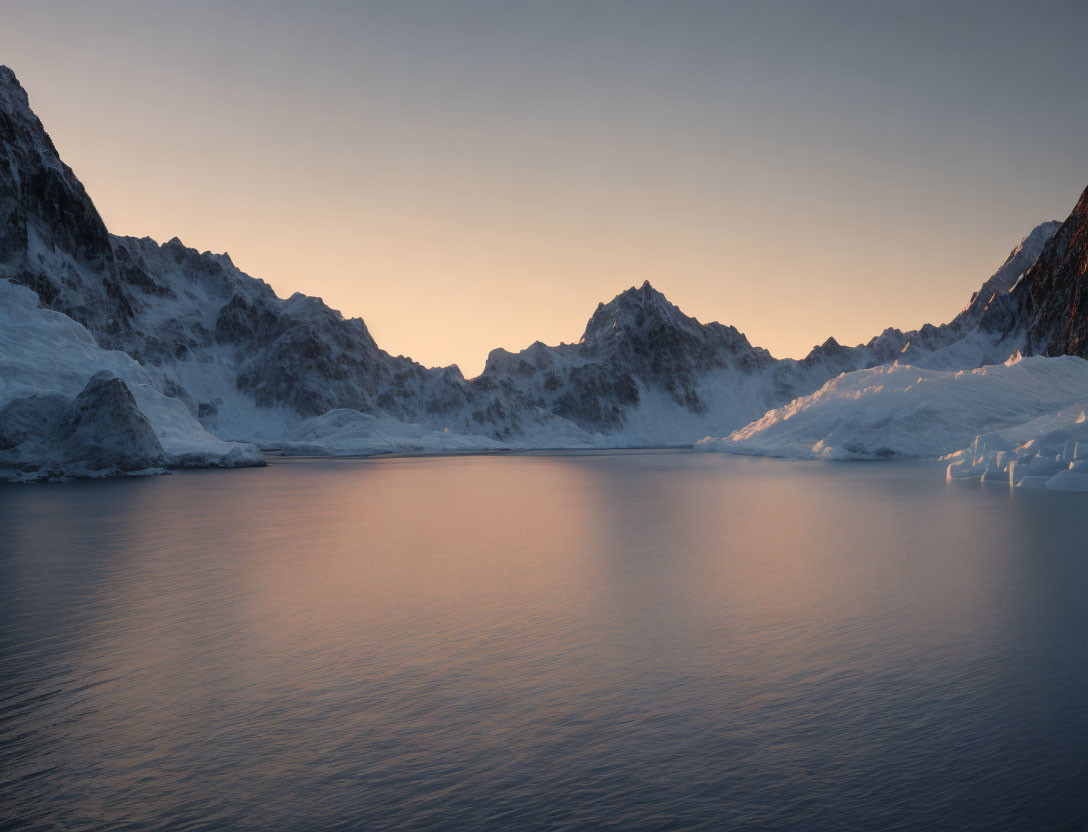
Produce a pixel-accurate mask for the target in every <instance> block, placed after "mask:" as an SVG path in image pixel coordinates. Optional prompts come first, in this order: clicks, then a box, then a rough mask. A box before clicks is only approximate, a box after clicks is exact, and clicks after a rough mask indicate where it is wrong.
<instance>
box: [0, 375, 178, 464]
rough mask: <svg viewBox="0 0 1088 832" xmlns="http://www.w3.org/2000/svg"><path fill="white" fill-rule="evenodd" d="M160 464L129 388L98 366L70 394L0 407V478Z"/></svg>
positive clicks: (161, 460)
mask: <svg viewBox="0 0 1088 832" xmlns="http://www.w3.org/2000/svg"><path fill="white" fill-rule="evenodd" d="M163 465H165V457H164V454H163V449H162V444H161V443H160V442H159V439H158V437H157V436H156V435H155V432H154V430H153V429H152V427H151V424H150V423H149V422H148V421H147V417H145V416H144V415H143V413H141V412H140V409H139V407H137V405H136V400H135V399H134V398H133V397H132V392H131V391H130V390H129V389H128V385H126V384H125V382H124V381H122V380H121V379H119V378H114V377H112V376H111V375H110V374H109V373H108V372H105V371H104V372H101V373H98V374H97V375H95V376H93V377H92V378H91V380H90V381H88V382H87V386H86V387H84V388H83V390H82V391H81V392H80V393H79V395H77V396H76V397H75V398H74V399H70V400H69V399H65V398H64V397H63V396H58V395H45V396H29V397H26V398H21V399H15V400H14V401H11V402H9V403H8V404H7V405H5V406H4V407H3V408H2V409H0V479H17V480H40V479H54V478H59V477H104V476H116V475H118V474H126V473H134V472H148V471H149V470H152V469H156V468H160V467H161V466H163Z"/></svg>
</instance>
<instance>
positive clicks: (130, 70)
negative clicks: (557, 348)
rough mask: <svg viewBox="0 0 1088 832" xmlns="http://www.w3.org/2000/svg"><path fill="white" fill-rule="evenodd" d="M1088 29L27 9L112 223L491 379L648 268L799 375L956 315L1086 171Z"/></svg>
mask: <svg viewBox="0 0 1088 832" xmlns="http://www.w3.org/2000/svg"><path fill="white" fill-rule="evenodd" d="M220 6H223V8H221V7H220ZM1086 35H1088V4H1084V3H1061V4H1058V3H1039V2H1031V3H1029V2H1022V3H999V2H985V3H967V2H935V3H928V2H908V0H903V1H902V2H898V3H883V2H873V1H872V0H869V2H856V3H846V2H831V0H824V1H823V2H788V3H787V2H763V3H731V2H718V3H711V2H675V1H673V2H659V3H642V2H634V1H633V0H632V2H569V3H568V2H553V1H552V0H539V2H535V3H519V2H512V1H511V0H496V2H467V0H466V2H433V3H415V2H396V3H394V2H389V3H374V4H361V3H340V2H311V3H305V4H304V3H282V2H259V3H258V2H230V3H223V4H220V3H218V2H196V1H195V0H186V2H185V3H158V2H120V1H118V2H64V3H60V2H52V0H26V1H25V2H24V1H23V0H15V1H14V2H12V1H11V0H7V2H0V63H4V64H7V65H8V66H10V67H11V68H12V69H14V70H15V73H16V74H17V75H18V76H19V78H20V80H21V81H22V83H23V85H24V86H25V87H26V88H27V90H28V92H29V94H30V99H31V105H32V106H33V107H34V108H35V110H36V112H37V113H38V115H39V116H40V117H41V118H42V120H43V122H44V123H45V126H46V129H47V130H48V131H49V132H50V134H51V135H52V137H53V140H54V142H55V143H56V145H57V147H58V149H59V150H60V153H61V155H62V156H63V157H64V159H65V160H66V161H67V162H68V163H69V164H70V165H71V166H72V167H73V168H74V169H75V171H76V173H77V174H78V175H79V176H80V178H81V179H82V180H83V182H84V184H85V185H86V186H87V189H88V191H89V192H90V194H91V196H92V198H93V199H94V201H95V204H96V205H97V206H98V208H99V210H100V211H101V213H102V215H103V217H104V219H105V220H106V223H107V225H108V226H109V228H110V230H111V231H113V232H115V233H119V234H131V235H136V236H144V235H149V236H151V237H154V238H155V239H157V240H159V241H160V242H162V241H165V240H168V239H169V238H171V237H173V236H175V235H176V236H178V237H180V238H181V239H182V240H183V241H184V242H185V243H186V244H188V245H191V246H194V247H196V248H199V249H201V250H205V249H211V250H212V251H229V252H230V254H231V256H232V257H233V258H234V261H235V263H236V264H238V266H239V267H240V268H242V269H244V270H245V271H247V272H249V273H250V274H252V275H254V276H257V277H262V278H264V279H265V280H267V281H268V282H269V283H271V285H272V286H273V287H274V288H275V290H276V291H277V292H278V293H279V294H280V295H281V296H288V295H290V294H291V293H292V292H294V291H302V292H305V293H307V294H313V295H319V296H321V297H323V298H324V299H325V300H326V302H328V303H329V304H330V305H331V306H333V307H336V308H338V309H340V310H341V311H343V312H344V314H345V315H352V316H362V317H363V318H364V319H365V320H366V323H367V325H368V326H369V328H370V330H371V332H372V333H373V334H374V336H375V338H376V339H377V340H378V343H379V344H380V345H382V346H383V347H384V348H385V349H387V350H389V351H390V352H392V353H394V354H406V355H411V356H412V357H413V358H415V359H417V360H418V361H421V362H423V363H424V364H427V365H443V364H449V363H457V364H459V365H461V368H462V369H463V370H464V372H465V373H466V375H473V374H475V373H477V372H479V370H480V369H481V368H482V366H483V361H484V359H485V357H486V355H487V352H488V350H489V349H491V348H492V347H496V346H502V347H506V348H508V349H520V348H523V347H525V346H527V345H528V344H530V343H531V342H532V341H534V340H542V341H545V342H547V343H557V342H559V341H574V340H577V339H578V337H579V336H580V335H581V332H582V330H583V328H584V326H585V322H586V320H587V319H588V317H589V315H590V314H591V313H592V311H593V309H594V308H595V307H596V305H597V303H598V302H599V301H602V300H608V299H609V298H611V297H612V296H614V295H615V294H616V293H617V292H619V291H622V290H623V289H624V288H626V287H628V286H631V285H637V284H640V283H641V282H642V281H643V280H647V279H648V280H650V281H651V282H652V283H653V284H654V286H656V287H657V288H658V289H660V290H661V291H663V292H664V293H665V294H666V295H667V296H668V297H669V298H670V299H671V300H672V301H673V302H674V303H676V304H678V305H679V306H680V307H681V308H682V309H683V310H684V311H685V312H687V313H688V314H691V315H695V316H696V317H698V318H699V319H700V320H702V321H710V320H719V321H721V322H723V323H730V324H734V325H735V326H737V327H738V328H739V329H741V330H742V331H743V332H745V333H746V334H747V335H748V336H749V338H750V339H751V340H752V342H753V343H755V344H759V345H761V346H764V347H767V348H768V349H770V350H771V351H772V352H773V353H774V354H775V355H778V356H801V355H803V354H804V353H806V352H807V351H808V349H809V348H811V347H812V346H813V345H814V344H817V343H819V342H822V341H823V340H824V339H825V338H827V336H829V335H834V336H835V338H837V339H838V340H839V341H841V342H844V343H851V344H853V343H857V342H860V341H864V340H868V338H869V337H871V336H872V335H874V334H876V333H878V332H879V331H880V330H881V329H883V328H884V327H885V326H898V327H901V328H904V329H906V328H911V327H916V326H918V325H920V324H922V323H923V322H925V321H932V322H940V321H945V320H948V319H949V318H951V317H952V316H953V315H954V314H955V313H956V312H957V311H958V310H959V309H960V308H961V307H962V306H963V305H964V304H965V303H966V302H967V300H968V298H969V297H970V294H971V292H972V291H974V290H975V289H976V288H977V287H978V285H979V284H980V283H981V282H982V280H983V279H985V278H986V277H987V276H988V275H989V274H990V273H991V272H993V271H994V269H996V267H997V266H998V265H1000V263H1001V261H1002V260H1003V259H1004V257H1005V256H1006V254H1007V253H1008V251H1009V249H1010V248H1011V247H1012V246H1013V245H1015V243H1016V242H1017V241H1018V240H1019V239H1020V238H1021V237H1023V236H1024V235H1025V234H1027V233H1028V231H1030V230H1031V228H1032V227H1033V226H1034V225H1036V224H1037V223H1039V222H1041V221H1043V220H1048V219H1063V218H1064V217H1065V216H1066V214H1067V213H1068V211H1069V209H1070V208H1071V207H1072V206H1073V204H1074V202H1075V201H1076V198H1077V196H1078V195H1079V193H1080V191H1081V190H1082V189H1083V188H1084V186H1085V185H1086V184H1088V165H1086V164H1085V138H1084V137H1085V136H1086V135H1088V86H1086V85H1085V84H1084V80H1083V78H1084V60H1083V55H1084V49H1085V42H1086V41H1085V37H1086Z"/></svg>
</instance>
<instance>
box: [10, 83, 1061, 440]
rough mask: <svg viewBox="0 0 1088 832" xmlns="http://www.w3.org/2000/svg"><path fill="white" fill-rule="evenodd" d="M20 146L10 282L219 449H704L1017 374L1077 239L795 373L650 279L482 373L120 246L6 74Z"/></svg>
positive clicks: (1048, 229) (334, 315) (1043, 232)
mask: <svg viewBox="0 0 1088 832" xmlns="http://www.w3.org/2000/svg"><path fill="white" fill-rule="evenodd" d="M0 150H2V153H0V219H3V224H2V231H0V278H8V279H10V280H13V281H15V282H17V283H20V284H22V285H24V286H27V287H29V288H30V289H32V290H33V291H35V292H37V294H38V298H39V299H40V302H41V304H42V305H43V306H45V307H47V308H49V309H52V310H56V311H57V312H61V313H63V314H64V315H67V316H69V317H71V318H72V319H73V320H75V321H77V322H78V323H80V324H82V325H83V326H85V327H86V328H87V330H89V331H90V332H91V333H92V334H93V336H94V338H95V339H96V340H97V342H98V344H99V346H101V347H103V348H106V349H118V350H123V351H124V352H125V353H127V354H128V355H129V356H131V357H132V358H134V359H136V360H137V361H138V362H139V363H140V364H141V365H142V367H143V370H144V371H145V372H146V374H147V377H148V378H149V379H150V383H151V384H152V385H153V386H154V387H155V389H156V390H157V391H158V392H159V393H161V394H163V395H165V396H167V397H170V398H172V399H174V400H176V401H178V402H182V403H184V405H185V407H186V408H187V409H188V410H189V412H190V413H191V414H192V416H193V417H194V418H195V419H198V420H199V421H200V424H201V425H203V427H204V428H206V429H207V430H209V431H211V432H212V433H214V434H215V435H216V436H219V437H221V438H225V439H240V440H247V441H256V442H258V443H260V444H262V445H264V446H266V447H280V448H283V449H286V450H289V451H290V450H295V451H303V450H304V451H305V452H307V453H312V452H320V451H321V449H322V448H336V449H337V451H336V452H351V449H352V448H355V449H357V450H358V451H367V452H370V451H374V450H382V449H387V448H393V447H396V448H398V449H399V450H401V451H403V450H412V449H413V448H415V447H417V446H416V445H413V444H412V443H413V442H415V441H418V443H420V444H419V445H418V449H419V450H435V449H441V448H443V447H450V448H454V447H455V448H457V449H472V448H491V447H496V443H499V446H504V447H571V446H601V445H615V446H632V445H658V444H689V443H691V442H692V441H694V440H695V439H698V438H701V437H702V436H705V435H708V434H718V435H721V434H722V433H725V432H728V431H730V430H732V429H734V428H736V427H739V426H741V425H743V424H746V423H747V422H749V421H751V420H753V419H756V418H758V417H759V416H760V415H762V414H763V413H764V412H766V411H767V410H769V409H771V408H774V407H777V406H780V405H782V404H784V403H787V402H789V401H791V400H793V399H794V398H796V397H797V396H799V395H803V394H807V393H811V392H812V391H814V390H816V389H817V388H818V387H820V385H822V384H823V383H824V382H825V381H827V380H828V379H830V378H832V377H834V376H836V375H838V374H839V373H841V372H845V371H850V370H855V369H859V368H865V367H872V366H876V365H879V364H883V363H886V362H889V361H893V360H896V359H897V358H898V359H900V360H902V361H908V360H909V361H911V362H913V363H918V364H921V365H926V364H927V363H928V364H929V365H931V366H934V367H938V368H939V367H943V366H947V365H955V366H978V365H979V364H982V363H988V362H990V361H994V360H997V361H1001V360H1004V358H1005V357H1007V356H1008V354H1009V353H1010V352H1011V351H1012V350H1013V349H1015V348H1016V347H1017V346H1018V344H1017V343H1014V342H1015V341H1016V338H1017V337H1020V334H1021V330H1022V328H1021V329H1017V322H1018V321H1019V320H1020V319H1019V318H1018V317H1017V309H1018V308H1019V307H1017V306H1016V304H1014V303H1012V301H1011V300H1010V297H1011V296H1010V293H1009V288H1010V287H1011V286H1013V285H1014V284H1015V282H1016V280H1017V279H1018V278H1019V276H1020V274H1022V273H1023V272H1024V271H1025V270H1026V269H1028V267H1029V266H1030V265H1031V263H1032V262H1034V260H1035V257H1036V256H1037V255H1038V252H1039V250H1040V249H1041V248H1042V246H1043V244H1044V243H1045V242H1046V240H1047V239H1048V238H1049V237H1050V235H1051V234H1053V232H1054V229H1055V228H1056V226H1057V224H1043V225H1041V226H1039V227H1038V228H1036V229H1035V230H1034V231H1033V232H1032V234H1031V235H1029V236H1028V237H1027V238H1026V239H1025V240H1024V241H1023V242H1022V243H1021V245H1020V246H1018V247H1017V248H1016V249H1014V251H1013V252H1012V254H1010V256H1009V258H1008V259H1007V260H1006V263H1005V264H1004V265H1003V266H1002V268H1001V269H999V270H998V272H997V273H995V275H994V276H993V277H991V278H990V280H989V281H987V283H986V284H984V286H983V289H982V290H981V291H980V292H979V293H976V296H975V297H973V298H972V301H971V303H969V304H968V306H967V307H966V308H965V309H964V310H963V312H961V313H960V315H959V316H957V318H956V319H954V320H953V321H952V322H951V323H949V324H945V325H941V326H930V325H927V326H925V327H923V328H922V329H921V330H918V331H916V332H909V333H903V332H900V331H899V330H895V329H888V330H885V331H884V332H883V333H881V335H879V336H877V337H875V338H874V339H872V340H871V341H870V342H868V343H867V344H864V345H859V346H857V347H843V346H841V345H839V344H838V343H837V342H836V341H835V340H834V339H828V340H827V341H826V342H825V343H824V344H822V345H821V346H819V347H816V348H815V349H813V351H812V352H811V353H810V354H809V355H808V356H807V357H806V358H804V359H803V360H800V361H794V360H790V359H781V360H780V359H775V358H773V357H772V356H771V355H770V353H768V352H767V351H766V350H764V349H762V348H759V347H756V346H753V345H752V344H750V343H749V342H748V339H747V338H745V336H744V335H743V334H742V333H740V332H738V331H737V330H736V329H735V328H734V327H731V326H724V325H721V324H718V323H710V324H702V323H700V322H699V321H697V320H696V319H695V318H692V317H690V316H687V315H684V314H683V313H682V312H681V311H680V310H679V309H678V308H677V307H676V306H674V305H673V304H671V303H670V302H669V301H668V300H667V299H666V298H665V297H664V295H662V294H661V293H660V292H658V291H656V290H655V289H654V288H653V287H652V286H650V284H649V283H645V284H643V286H641V287H640V288H637V289H636V288H631V289H629V290H627V291H625V292H622V293H620V294H619V295H617V296H616V297H615V298H614V299H613V300H611V301H609V302H608V303H602V304H600V305H599V306H598V308H597V310H596V311H595V312H594V313H593V315H592V316H591V318H590V320H589V322H588V324H587V326H586V330H585V333H584V334H583V336H582V338H581V340H580V341H579V342H578V343H576V344H560V345H558V346H547V345H544V344H542V343H539V342H538V343H535V344H533V345H532V346H530V347H529V348H527V349H526V350H523V351H521V352H519V353H510V352H507V351H505V350H494V351H493V352H492V353H491V355H490V356H489V357H488V360H487V364H486V366H485V369H484V371H483V373H482V374H481V375H480V376H479V377H477V378H475V379H469V380H466V379H464V378H463V377H462V375H461V373H460V371H459V370H458V369H457V368H456V367H447V368H436V369H429V368H425V367H423V366H421V365H420V364H418V363H416V362H414V361H412V360H411V359H408V358H404V357H401V356H391V355H389V354H388V353H387V352H385V351H384V350H382V349H381V348H380V347H379V346H378V345H377V344H376V343H375V342H374V339H373V338H372V337H371V335H370V333H369V331H368V330H367V327H366V325H365V323H364V322H363V321H362V320H361V319H358V318H354V319H345V318H344V317H343V316H342V315H340V313H339V312H337V311H335V310H333V309H330V308H329V307H328V306H326V305H325V304H324V303H323V302H322V301H321V300H320V299H318V298H312V297H307V296H305V295H301V294H295V295H293V296H291V297H290V298H287V299H281V298H279V297H277V296H276V294H275V293H274V292H273V291H272V289H271V288H270V287H269V286H268V285H267V284H266V283H264V282H263V281H261V280H259V279H256V278H252V277H250V276H249V275H247V274H245V273H244V272H242V271H240V270H239V269H238V268H237V267H236V266H235V265H234V263H233V262H232V261H231V259H230V258H229V257H228V256H227V255H225V254H212V253H210V252H203V253H200V252H198V251H196V250H195V249H191V248H188V247H186V246H185V245H183V244H182V243H181V242H180V241H179V240H178V239H176V238H175V239H173V240H170V241H169V242H167V243H164V244H162V245H159V244H158V243H156V242H155V241H153V240H151V239H149V238H143V239H137V238H132V237H118V236H114V235H110V234H109V233H108V232H107V231H106V229H105V226H104V224H103V222H102V220H101V218H100V216H99V215H98V212H97V211H96V210H95V208H94V205H93V203H92V202H91V200H90V198H89V197H88V195H87V194H86V192H85V190H84V188H83V186H82V185H81V184H80V182H79V180H78V179H77V178H76V177H75V175H74V174H73V172H72V171H71V169H70V168H68V167H67V166H66V165H64V163H63V162H62V161H61V160H60V158H59V156H58V154H57V152H56V149H55V147H54V146H53V143H52V141H51V140H50V139H49V137H48V135H47V134H46V133H45V130H44V128H43V127H42V125H41V122H40V121H39V120H38V119H37V117H36V116H35V115H34V114H33V112H32V111H31V109H30V106H29V101H28V99H27V96H26V93H25V91H23V89H22V87H21V86H20V85H19V83H18V81H17V80H16V78H15V76H14V74H13V73H12V72H11V71H10V70H8V69H6V68H2V69H0ZM1064 228H1065V226H1063V229H1064ZM1025 282H1026V281H1021V283H1020V286H1018V288H1017V291H1023V289H1022V287H1023V285H1024V283H1025ZM1040 308H1041V307H1040ZM1023 332H1026V330H1023ZM1048 343H1049V342H1048ZM0 404H2V402H0ZM351 414H355V415H354V416H353V415H351ZM420 437H427V438H426V439H423V438H420ZM435 437H437V439H436V438H435ZM446 437H449V439H447V438H446ZM455 437H456V438H455ZM352 443H355V444H352ZM426 443H432V445H433V444H434V443H437V445H434V446H433V447H432V445H427V444H426ZM443 443H449V444H443Z"/></svg>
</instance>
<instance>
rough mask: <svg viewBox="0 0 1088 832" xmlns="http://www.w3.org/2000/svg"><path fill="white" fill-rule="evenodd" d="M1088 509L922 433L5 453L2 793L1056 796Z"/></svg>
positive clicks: (762, 799) (185, 819)
mask: <svg viewBox="0 0 1088 832" xmlns="http://www.w3.org/2000/svg"><path fill="white" fill-rule="evenodd" d="M960 486H963V487H960ZM1083 517H1084V513H1083V511H1081V498H1078V497H1075V496H1071V495H1047V494H1030V495H1019V494H1013V495H1009V494H1008V493H1006V492H1003V491H999V490H995V489H990V488H979V487H978V486H977V485H975V486H968V485H967V484H962V483H952V484H948V485H945V484H942V483H941V479H940V472H939V470H938V469H937V468H936V467H934V466H931V465H912V464H895V463H874V464H872V465H835V464H820V463H811V464H805V463H790V462H783V461H773V460H753V459H738V458H728V457H720V456H716V455H701V454H693V453H679V452H669V453H615V454H597V455H565V456H546V455H540V456H524V457H463V458H448V459H435V458H427V459H395V460H394V459H388V460H370V461H360V460H351V461H346V460H345V461H313V460H310V461H307V460H299V461H290V462H283V463H277V464H274V465H273V466H272V467H271V468H270V469H267V470H264V471H233V472H231V471H228V472H190V473H183V474H177V475H174V476H170V477H165V478H160V479H155V480H144V481H126V482H114V483H94V484H85V483H73V484H68V485H62V486H46V487H13V488H4V489H3V490H0V527H2V529H3V532H4V535H3V543H2V549H0V554H2V556H0V602H2V606H0V624H2V627H0V634H2V635H0V660H2V664H3V668H4V673H3V675H2V677H0V739H2V746H0V748H2V750H0V772H2V773H0V798H2V800H0V805H3V806H4V807H5V809H4V815H5V819H7V818H12V819H14V820H15V821H18V822H15V823H14V826H15V828H20V823H19V822H21V823H22V825H24V826H25V827H26V828H34V826H35V824H37V825H38V826H40V827H42V828H47V827H49V826H55V827H62V828H98V827H116V826H118V825H120V824H122V823H129V824H133V825H134V826H135V827H138V828H163V829H166V828H170V829H205V828H241V829H264V828H269V827H270V825H272V826H276V827H278V828H286V829H333V828H345V829H347V828H368V829H376V828H426V827H431V828H434V827H448V826H453V827H458V826H459V827H464V826H467V825H476V826H482V827H492V828H545V827H546V828H559V829H564V828H572V829H573V828H584V827H587V826H589V827H603V826H609V825H611V826H615V827H616V828H624V829H632V828H646V829H658V828H708V829H709V828H721V827H722V826H723V825H732V826H733V827H739V828H744V827H764V828H765V827H768V826H772V827H773V826H779V827H783V826H785V827H793V828H798V827H799V828H806V829H832V828H841V827H844V826H845V827H850V828H917V827H919V826H936V827H938V828H970V827H972V826H986V825H987V824H996V823H999V822H1000V823H1006V822H1008V823H1013V824H1014V825H1015V823H1020V824H1021V825H1023V824H1034V823H1035V822H1037V821H1045V822H1046V823H1043V824H1042V825H1048V824H1049V825H1051V826H1061V825H1062V824H1065V825H1066V826H1068V827H1070V828H1073V827H1075V826H1076V824H1077V823H1078V822H1080V821H1081V820H1084V819H1085V818H1088V807H1086V803H1085V800H1084V798H1083V797H1082V794H1081V793H1082V792H1083V791H1084V790H1083V788H1081V787H1082V786H1083V784H1084V783H1085V782H1088V706H1086V705H1085V704H1084V703H1085V698H1084V696H1083V690H1084V686H1085V682H1088V667H1086V660H1085V656H1084V651H1083V645H1084V644H1085V643H1088V642H1086V637H1088V613H1086V610H1088V604H1086V603H1085V601H1086V600H1088V565H1086V562H1088V556H1086V555H1085V551H1084V547H1083V542H1082V541H1083V540H1084V539H1085V537H1084V533H1085V531H1086V528H1085V521H1084V520H1083V519H1082V518H1083Z"/></svg>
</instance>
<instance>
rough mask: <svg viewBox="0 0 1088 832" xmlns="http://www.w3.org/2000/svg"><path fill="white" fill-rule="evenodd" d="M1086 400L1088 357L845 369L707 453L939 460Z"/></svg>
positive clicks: (704, 445)
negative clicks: (959, 366)
mask: <svg viewBox="0 0 1088 832" xmlns="http://www.w3.org/2000/svg"><path fill="white" fill-rule="evenodd" d="M1085 399H1088V361H1085V360H1084V359H1081V358H1075V357H1072V356H1061V357H1058V358H1044V357H1034V358H1019V357H1016V358H1014V359H1010V360H1009V361H1008V362H1007V363H1005V364H999V365H991V366H987V367H981V368H977V369H974V370H958V371H951V370H926V369H922V368H919V367H912V366H910V365H907V364H898V363H895V364H888V365H883V366H880V367H874V368H872V369H867V370H857V371H855V372H852V373H844V374H843V375H841V376H839V377H838V378H836V379H833V380H832V381H829V382H828V383H827V384H825V385H824V386H823V387H821V388H820V389H819V390H818V391H816V392H815V393H813V394H812V395H809V396H802V397H800V398H798V399H796V400H795V401H793V402H790V403H789V404H788V405H785V406H784V407H780V408H777V409H775V410H772V411H770V412H768V413H766V414H765V415H764V416H763V417H762V418H760V419H758V420H756V421H754V422H752V423H751V424H749V425H746V426H745V427H743V428H741V429H739V430H736V431H734V432H733V433H731V434H730V435H728V436H726V437H724V438H721V439H713V438H710V437H707V438H706V439H704V440H702V441H700V442H698V443H697V444H696V447H697V448H698V449H699V450H704V451H721V452H725V453H738V454H751V455H759V456H780V457H794V458H798V459H886V458H891V457H915V458H936V457H940V456H943V455H945V454H947V453H949V452H951V451H955V450H956V449H958V448H962V447H963V446H965V445H967V444H968V443H969V442H971V440H972V438H973V437H975V436H977V435H978V434H983V433H990V432H992V431H996V430H1001V429H1004V428H1009V427H1013V426H1016V425H1020V424H1022V423H1024V422H1027V421H1029V420H1031V419H1035V418H1038V417H1040V416H1046V415H1047V414H1051V413H1053V412H1055V411H1058V410H1060V409H1062V408H1065V407H1069V406H1071V405H1074V404H1076V403H1077V402H1081V401H1084V400H1085Z"/></svg>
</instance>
